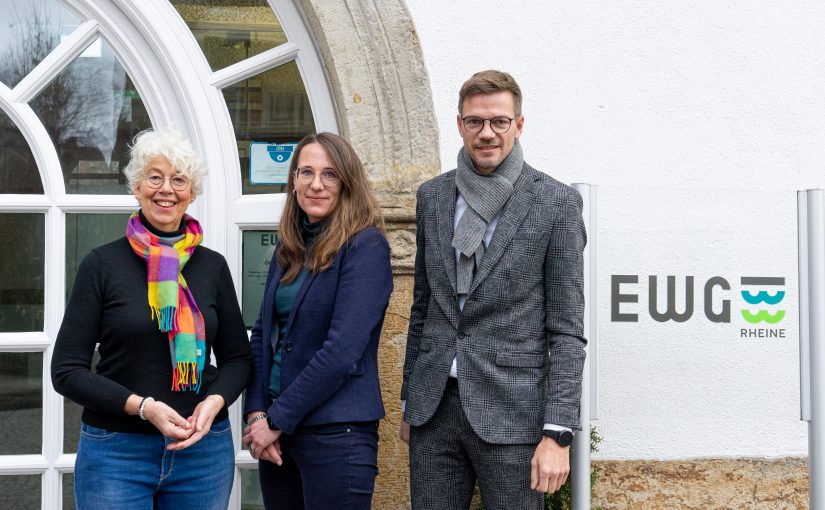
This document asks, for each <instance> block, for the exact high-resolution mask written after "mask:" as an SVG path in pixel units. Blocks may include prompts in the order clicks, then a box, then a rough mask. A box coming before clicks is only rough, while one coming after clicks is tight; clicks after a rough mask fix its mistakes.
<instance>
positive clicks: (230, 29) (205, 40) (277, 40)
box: [171, 0, 286, 71]
mask: <svg viewBox="0 0 825 510" xmlns="http://www.w3.org/2000/svg"><path fill="white" fill-rule="evenodd" d="M171 3H172V5H173V6H174V7H175V9H177V11H178V13H179V14H180V15H181V17H182V18H183V20H184V21H185V22H186V24H187V25H188V26H189V29H190V30H191V31H192V35H194V36H195V39H196V40H197V41H198V44H199V45H200V47H201V50H203V54H204V56H205V57H206V60H207V61H208V62H209V65H210V67H211V68H212V70H213V71H217V70H218V69H223V68H224V67H227V66H229V65H232V64H235V63H238V62H240V61H242V60H246V59H247V58H249V57H251V56H254V55H257V54H259V53H261V52H263V51H266V50H268V49H271V48H274V47H275V46H278V45H279V44H283V43H285V42H286V36H285V35H284V31H283V29H282V28H281V24H280V23H279V22H278V18H276V17H275V14H274V13H273V12H272V8H271V7H270V6H269V4H268V3H267V1H266V0H243V1H237V0H236V1H231V2H230V1H226V0H205V1H204V0H199V1H195V0H171Z"/></svg>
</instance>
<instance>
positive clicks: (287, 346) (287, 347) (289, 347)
mask: <svg viewBox="0 0 825 510" xmlns="http://www.w3.org/2000/svg"><path fill="white" fill-rule="evenodd" d="M284 350H285V351H286V352H291V351H292V342H287V343H285V344H284Z"/></svg>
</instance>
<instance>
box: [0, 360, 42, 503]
mask: <svg viewBox="0 0 825 510" xmlns="http://www.w3.org/2000/svg"><path fill="white" fill-rule="evenodd" d="M0 416H2V417H3V419H2V420H0V454H2V455H15V454H29V455H31V454H38V453H40V450H41V448H42V444H43V439H42V436H43V354H41V353H39V352H0ZM0 478H3V477H0ZM35 489H36V490H35V492H37V493H39V492H40V491H39V490H37V489H39V487H35ZM2 508H20V507H18V506H3V507H2Z"/></svg>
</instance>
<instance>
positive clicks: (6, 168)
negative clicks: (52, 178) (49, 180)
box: [0, 110, 43, 194]
mask: <svg viewBox="0 0 825 510" xmlns="http://www.w3.org/2000/svg"><path fill="white" fill-rule="evenodd" d="M0 148H2V150H0V193H20V194H42V193H43V183H42V182H41V180H40V173H38V171H37V163H36V162H35V161H34V156H33V155H32V151H31V148H29V144H28V143H27V142H26V139H25V138H23V135H22V134H21V133H20V130H19V129H18V128H17V126H15V125H14V123H13V122H12V121H11V119H10V118H9V116H8V115H6V113H5V112H4V111H3V110H0Z"/></svg>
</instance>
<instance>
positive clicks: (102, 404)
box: [51, 237, 252, 434]
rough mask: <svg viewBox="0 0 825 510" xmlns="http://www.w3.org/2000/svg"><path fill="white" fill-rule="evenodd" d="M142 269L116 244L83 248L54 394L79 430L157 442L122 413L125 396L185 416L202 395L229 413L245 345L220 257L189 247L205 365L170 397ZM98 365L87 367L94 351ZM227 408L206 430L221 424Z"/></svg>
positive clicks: (239, 385)
mask: <svg viewBox="0 0 825 510" xmlns="http://www.w3.org/2000/svg"><path fill="white" fill-rule="evenodd" d="M146 275H147V269H146V261H145V260H144V259H143V258H141V257H139V256H138V255H136V254H135V253H134V252H133V251H132V247H131V246H130V245H129V241H128V240H127V239H126V238H125V237H122V238H120V239H118V240H117V241H114V242H111V243H109V244H105V245H103V246H100V247H98V248H95V249H94V250H92V251H91V252H90V253H89V254H88V255H87V256H86V257H85V258H84V259H83V261H82V262H81V264H80V267H79V268H78V271H77V278H76V280H75V283H74V288H73V289H72V294H71V297H70V298H69V302H68V304H67V306H66V314H65V316H64V317H63V324H62V325H61V326H60V332H59V333H58V334H57V341H56V343H55V347H54V354H53V356H52V366H51V370H52V382H53V384H54V388H55V390H57V392H58V393H60V394H62V395H64V396H65V397H68V398H70V399H71V400H74V401H75V402H77V403H78V404H80V405H82V406H83V407H84V409H83V418H82V419H83V422H84V423H87V424H89V425H92V426H95V427H100V428H104V429H107V430H112V431H117V432H131V433H146V434H151V433H155V434H159V433H160V432H159V431H158V430H157V429H156V428H155V427H154V426H153V425H152V424H151V423H149V422H148V421H142V420H141V419H140V418H139V417H137V416H130V415H127V414H126V412H125V411H124V406H125V405H126V400H127V399H128V398H129V396H130V395H132V394H133V393H134V394H137V395H139V396H143V397H154V398H155V399H156V400H159V401H162V402H164V403H166V404H167V405H169V406H170V407H172V408H173V409H174V410H175V411H177V412H178V414H180V415H181V416H183V417H184V418H188V417H189V416H191V415H192V412H193V411H194V410H195V406H196V405H198V403H199V402H201V401H202V400H203V399H205V398H206V397H207V396H208V395H221V396H222V397H223V399H224V401H225V402H226V406H227V407H228V406H229V405H230V404H231V403H232V402H234V401H235V399H236V398H238V395H240V394H241V391H242V390H243V388H244V387H245V386H246V382H247V379H248V378H249V375H250V372H251V368H252V355H251V353H250V350H249V340H248V337H247V334H246V328H245V327H244V324H243V318H242V317H241V311H240V309H239V307H238V300H237V297H236V296H235V289H234V286H233V284H232V277H231V276H230V273H229V268H228V267H227V265H226V261H225V260H224V258H223V256H221V255H220V254H219V253H217V252H214V251H212V250H210V249H209V248H206V247H204V246H198V247H197V248H196V249H195V252H194V254H193V255H192V257H191V258H190V259H189V262H187V263H186V266H184V268H183V276H184V278H185V279H186V283H187V285H188V286H189V288H190V290H191V291H192V294H193V295H194V297H195V302H196V303H197V305H198V308H199V309H200V311H201V314H203V319H204V322H205V323H206V359H207V361H208V360H210V359H211V358H210V356H211V354H212V353H213V352H214V357H215V359H216V360H217V367H215V366H214V365H211V364H208V365H207V366H206V367H205V369H204V372H203V374H202V383H201V388H200V391H199V392H198V393H195V392H192V391H181V392H174V391H172V390H171V387H172V358H171V354H170V347H169V339H168V334H167V333H162V332H161V331H160V330H159V329H158V323H157V320H154V321H153V320H152V318H151V311H150V309H149V303H148V298H147V283H146ZM97 343H100V346H99V347H98V351H99V353H100V362H99V363H98V365H97V367H96V370H95V371H92V370H91V369H90V367H91V362H92V354H93V353H94V349H95V344H97ZM226 416H227V412H226V408H224V409H223V410H221V411H220V413H218V415H217V416H216V417H215V423H217V422H218V421H220V420H222V419H224V418H226Z"/></svg>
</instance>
